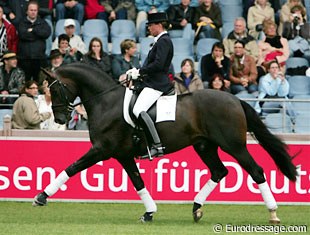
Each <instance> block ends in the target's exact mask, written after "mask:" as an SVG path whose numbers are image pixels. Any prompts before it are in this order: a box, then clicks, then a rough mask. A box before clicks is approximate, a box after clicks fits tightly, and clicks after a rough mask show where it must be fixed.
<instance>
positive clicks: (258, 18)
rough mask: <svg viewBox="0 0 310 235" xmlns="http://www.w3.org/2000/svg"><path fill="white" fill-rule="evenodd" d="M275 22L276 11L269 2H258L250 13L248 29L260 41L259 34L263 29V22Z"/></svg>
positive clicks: (258, 0)
mask: <svg viewBox="0 0 310 235" xmlns="http://www.w3.org/2000/svg"><path fill="white" fill-rule="evenodd" d="M264 20H272V21H274V20H275V19H274V10H273V8H272V7H271V4H270V3H269V2H268V0H256V1H255V5H254V6H252V7H250V8H249V11H248V19H247V22H248V29H249V34H250V35H251V36H253V37H254V38H255V39H260V37H261V36H260V37H259V34H260V32H261V31H262V29H263V25H262V24H263V21H264Z"/></svg>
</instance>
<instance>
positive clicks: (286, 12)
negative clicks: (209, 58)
mask: <svg viewBox="0 0 310 235" xmlns="http://www.w3.org/2000/svg"><path fill="white" fill-rule="evenodd" d="M297 5H299V6H301V7H302V8H303V11H306V9H305V8H304V6H303V4H302V1H301V0H287V2H286V3H285V4H283V5H282V7H281V11H280V22H279V28H278V34H279V35H282V33H283V24H284V22H287V21H289V22H292V20H293V19H292V18H291V16H292V14H291V10H292V8H293V7H294V6H297ZM306 20H307V16H306V14H305V21H306Z"/></svg>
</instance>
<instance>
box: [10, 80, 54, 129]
mask: <svg viewBox="0 0 310 235" xmlns="http://www.w3.org/2000/svg"><path fill="white" fill-rule="evenodd" d="M37 95H38V83H37V82H36V81H34V80H30V81H27V82H26V83H25V85H24V87H23V88H22V90H21V96H20V97H19V98H18V99H17V100H16V101H15V103H14V105H13V114H12V129H40V123H41V122H43V121H45V120H47V119H49V118H50V117H51V112H45V113H39V109H38V107H37V105H36V103H35V101H34V97H36V96H37Z"/></svg>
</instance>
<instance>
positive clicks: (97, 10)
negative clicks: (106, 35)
mask: <svg viewBox="0 0 310 235" xmlns="http://www.w3.org/2000/svg"><path fill="white" fill-rule="evenodd" d="M107 15H108V14H107V13H106V9H105V8H104V6H101V5H100V3H99V1H98V0H85V19H87V20H89V19H103V20H105V21H106V22H108V16H107Z"/></svg>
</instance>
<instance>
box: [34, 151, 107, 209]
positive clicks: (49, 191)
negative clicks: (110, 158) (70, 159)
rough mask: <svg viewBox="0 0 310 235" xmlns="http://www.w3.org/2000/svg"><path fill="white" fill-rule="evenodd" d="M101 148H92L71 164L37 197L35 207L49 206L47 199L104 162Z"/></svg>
mask: <svg viewBox="0 0 310 235" xmlns="http://www.w3.org/2000/svg"><path fill="white" fill-rule="evenodd" d="M100 150H101V149H99V148H94V147H92V148H91V149H90V150H89V151H88V152H87V153H86V154H85V155H84V156H83V157H81V158H80V159H79V160H77V161H76V162H74V163H73V164H71V165H70V166H69V167H68V168H67V169H66V170H64V171H62V172H61V173H60V174H59V175H58V176H57V177H56V179H54V180H53V181H52V182H51V183H50V184H49V185H48V186H47V187H46V188H45V189H44V191H43V192H41V193H39V194H38V195H36V196H35V198H34V202H33V203H32V205H33V206H44V205H46V204H47V197H50V196H52V195H54V194H55V193H56V192H57V191H58V190H59V188H60V187H61V186H62V185H63V184H64V183H66V182H67V180H68V179H69V178H70V177H72V176H74V175H75V174H77V173H78V172H80V171H82V170H84V169H86V168H88V167H91V166H92V165H94V164H96V163H97V162H99V161H100V160H102V156H103V153H102V151H100Z"/></svg>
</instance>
